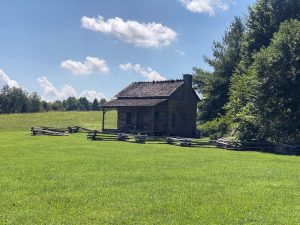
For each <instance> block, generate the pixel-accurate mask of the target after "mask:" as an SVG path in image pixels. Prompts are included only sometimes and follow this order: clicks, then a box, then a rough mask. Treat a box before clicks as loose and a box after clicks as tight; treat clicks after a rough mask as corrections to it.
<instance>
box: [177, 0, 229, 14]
mask: <svg viewBox="0 0 300 225" xmlns="http://www.w3.org/2000/svg"><path fill="white" fill-rule="evenodd" d="M180 2H181V3H182V4H183V5H184V6H185V7H186V9H187V10H189V11H191V12H193V13H207V14H209V15H210V16H213V15H215V13H216V10H223V11H226V10H228V8H229V3H228V2H226V1H225V0H180Z"/></svg>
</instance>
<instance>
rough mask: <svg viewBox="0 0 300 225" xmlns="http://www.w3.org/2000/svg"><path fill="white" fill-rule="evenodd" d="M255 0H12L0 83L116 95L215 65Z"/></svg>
mask: <svg viewBox="0 0 300 225" xmlns="http://www.w3.org/2000/svg"><path fill="white" fill-rule="evenodd" d="M253 3H254V0H241V1H237V0H236V1H234V0H127V1H125V0H109V1H108V0H76V1H75V0H74V1H71V0H51V1H40V0H27V1H23V0H10V1H1V2H0V8H1V9H2V10H1V14H0V28H1V33H0V85H3V84H8V85H10V86H19V87H22V88H25V89H26V90H28V91H29V92H33V91H36V92H38V93H39V94H40V95H41V96H42V97H43V98H44V99H47V100H54V99H61V100H62V99H65V98H67V97H69V96H76V97H79V96H86V97H88V98H89V99H93V98H94V97H97V98H100V97H103V96H105V97H106V98H107V99H110V98H112V97H113V96H114V95H115V94H116V93H117V92H118V91H119V90H121V89H122V88H123V87H125V86H127V85H128V84H130V83H131V82H134V81H147V80H153V79H154V80H163V79H178V78H181V76H182V74H184V73H192V68H193V67H195V66H196V67H202V68H205V69H209V68H208V67H207V65H206V64H205V63H204V61H203V55H208V56H210V55H211V46H212V42H213V41H214V40H220V39H221V37H222V35H223V34H224V31H225V30H226V28H227V27H228V26H229V24H230V22H231V21H232V20H233V18H234V16H243V15H245V13H247V7H248V6H249V5H251V4H253Z"/></svg>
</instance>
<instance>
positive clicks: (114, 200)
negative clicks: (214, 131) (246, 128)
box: [0, 112, 300, 225]
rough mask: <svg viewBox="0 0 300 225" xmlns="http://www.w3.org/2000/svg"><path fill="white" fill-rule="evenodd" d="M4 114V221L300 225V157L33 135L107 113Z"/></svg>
mask: <svg viewBox="0 0 300 225" xmlns="http://www.w3.org/2000/svg"><path fill="white" fill-rule="evenodd" d="M114 117H115V114H114V113H112V114H111V118H114ZM0 118H1V120H0V127H2V131H1V132H0V177H1V179H0V224H272V225H273V224H291V225H294V224H299V221H300V214H299V211H300V204H299V202H300V189H299V187H300V176H299V171H300V157H296V156H279V155H272V154H264V153H255V152H235V151H225V150H221V149H217V148H210V149H206V148H182V147H177V146H170V145H166V144H144V145H143V144H134V143H125V142H117V141H102V142H101V141H98V142H92V141H87V140H86V137H85V135H84V134H72V135H70V136H66V137H47V136H38V137H33V136H30V135H28V129H27V125H29V124H30V126H31V125H32V124H31V123H33V122H35V123H36V124H35V125H40V124H41V125H44V124H46V123H48V125H51V126H52V125H53V126H66V125H69V123H71V122H72V121H76V122H78V123H81V125H82V126H86V127H92V126H99V125H101V122H100V121H101V119H100V113H98V112H96V113H95V112H88V113H78V112H72V113H45V114H31V115H9V116H1V117H0ZM3 118H10V121H11V123H12V124H13V126H12V127H10V126H9V122H8V121H6V120H4V119H3ZM71 118H73V119H71ZM27 119H30V120H27ZM111 120H112V119H111ZM3 121H5V122H4V123H3ZM28 121H29V122H28ZM22 123H24V124H22ZM78 123H76V124H78ZM26 124H27V125H26ZM72 124H73V123H72ZM7 129H10V131H4V130H7ZM13 129H14V130H13ZM18 129H20V130H18ZM24 130H26V131H24Z"/></svg>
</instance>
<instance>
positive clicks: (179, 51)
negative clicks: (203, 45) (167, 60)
mask: <svg viewBox="0 0 300 225" xmlns="http://www.w3.org/2000/svg"><path fill="white" fill-rule="evenodd" d="M175 52H176V54H178V55H181V56H185V55H186V54H185V52H184V51H181V50H179V49H176V51H175Z"/></svg>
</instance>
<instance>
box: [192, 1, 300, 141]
mask: <svg viewBox="0 0 300 225" xmlns="http://www.w3.org/2000/svg"><path fill="white" fill-rule="evenodd" d="M212 51H213V56H212V57H211V58H208V57H205V61H206V63H207V64H208V65H209V66H210V67H211V68H212V71H205V70H203V69H201V68H194V84H195V88H196V89H197V90H198V91H199V92H200V93H201V95H202V99H201V101H200V103H199V105H198V111H199V114H198V120H199V123H200V124H201V125H200V128H201V130H202V131H203V132H204V133H206V134H209V135H210V136H211V137H212V138H214V139H216V138H224V137H226V138H229V139H234V140H241V141H271V142H280V143H286V144H300V1H299V0H258V1H256V3H254V4H253V5H252V6H251V7H250V8H249V11H248V15H247V16H246V18H244V19H241V18H238V17H236V18H235V19H234V21H233V22H232V23H231V25H230V26H229V28H228V30H226V32H225V34H224V36H223V38H222V40H221V41H219V42H214V43H213V47H212Z"/></svg>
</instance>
